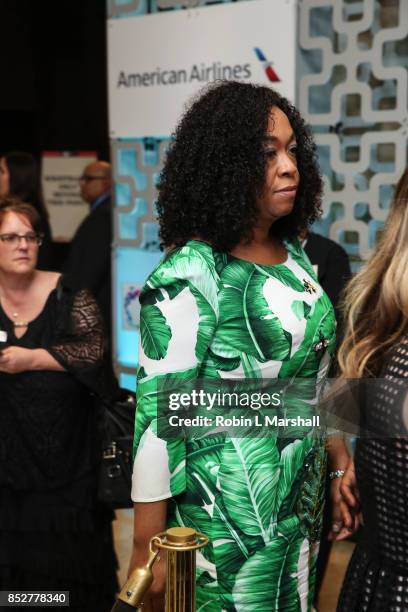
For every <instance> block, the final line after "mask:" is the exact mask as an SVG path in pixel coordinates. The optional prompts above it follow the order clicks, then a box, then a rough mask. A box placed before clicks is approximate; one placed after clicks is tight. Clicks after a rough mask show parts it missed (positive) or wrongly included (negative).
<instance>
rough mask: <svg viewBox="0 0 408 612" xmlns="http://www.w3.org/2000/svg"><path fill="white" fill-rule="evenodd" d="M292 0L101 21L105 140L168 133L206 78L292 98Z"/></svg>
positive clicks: (260, 0) (253, 1)
mask: <svg viewBox="0 0 408 612" xmlns="http://www.w3.org/2000/svg"><path fill="white" fill-rule="evenodd" d="M295 45H296V0H249V1H248V2H238V3H231V4H223V5H218V6H205V7H202V8H198V9H192V10H183V11H170V12H166V13H159V14H153V15H145V16H140V17H129V18H127V19H111V20H109V21H108V50H109V53H108V65H109V68H108V70H109V105H110V113H109V114H110V134H111V138H138V137H145V136H154V137H161V136H168V135H169V134H171V133H172V131H173V130H174V128H175V126H176V123H177V121H178V119H179V117H180V114H181V112H182V111H183V107H184V105H185V103H186V101H188V99H189V98H190V97H191V96H192V95H193V94H194V93H196V92H197V91H198V90H199V89H200V88H201V87H203V86H204V85H205V84H206V83H208V82H211V81H214V80H218V79H228V80H231V79H234V80H240V81H243V82H252V83H260V84H264V85H270V86H271V87H274V88H276V89H277V90H278V91H279V92H280V93H282V94H283V95H284V96H286V97H287V98H289V99H290V100H291V101H294V99H295V48H296V47H295Z"/></svg>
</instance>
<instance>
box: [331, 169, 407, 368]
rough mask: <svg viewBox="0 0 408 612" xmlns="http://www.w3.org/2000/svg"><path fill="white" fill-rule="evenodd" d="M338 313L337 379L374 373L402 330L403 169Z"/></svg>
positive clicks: (404, 313) (404, 271) (404, 309)
mask: <svg viewBox="0 0 408 612" xmlns="http://www.w3.org/2000/svg"><path fill="white" fill-rule="evenodd" d="M343 313H344V320H345V322H346V330H345V336H344V340H343V342H342V344H341V346H340V349H339V353H338V362H339V366H340V370H341V375H342V377H344V378H361V377H363V376H378V374H379V372H380V369H381V363H382V359H383V356H384V353H385V352H386V351H387V350H388V349H389V348H390V347H391V346H393V345H394V344H395V343H397V342H398V340H399V339H400V338H401V336H402V335H403V334H404V333H405V332H406V331H408V168H407V169H406V170H405V172H404V174H403V175H402V177H401V179H400V181H399V183H398V185H397V188H396V192H395V196H394V199H393V202H392V205H391V210H390V213H389V216H388V218H387V222H386V224H385V228H384V231H383V234H382V236H381V238H380V240H379V243H378V245H377V247H376V250H375V253H374V255H372V257H371V259H370V260H369V261H368V262H367V264H366V265H365V266H364V267H363V268H362V269H361V270H360V272H358V274H357V275H356V276H355V277H354V278H353V279H352V280H351V281H350V283H349V285H348V286H347V289H346V291H345V294H344V298H343Z"/></svg>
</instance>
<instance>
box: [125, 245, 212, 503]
mask: <svg viewBox="0 0 408 612" xmlns="http://www.w3.org/2000/svg"><path fill="white" fill-rule="evenodd" d="M218 282H219V278H218V275H217V272H216V268H215V263H214V256H213V252H212V249H211V247H210V246H209V245H207V244H205V243H202V242H198V241H192V242H190V243H188V244H187V245H186V246H184V247H182V248H180V249H177V250H176V251H174V252H172V253H171V254H170V255H168V256H167V257H166V258H165V259H164V260H163V261H162V263H160V264H159V266H158V267H157V268H156V269H155V271H154V272H153V273H152V274H151V275H150V277H149V278H148V280H147V282H146V284H145V286H144V288H143V291H142V293H141V296H140V303H141V312H140V345H139V369H138V385H137V411H136V422H135V437H134V457H135V459H134V467H133V482H132V499H133V501H135V502H153V501H158V500H161V499H167V498H169V497H174V496H175V495H178V494H180V493H182V492H183V491H185V489H186V473H185V458H186V448H185V440H184V438H183V437H182V436H181V435H180V436H179V437H174V438H172V439H168V438H167V439H163V438H162V437H160V431H159V430H160V428H158V414H159V416H160V411H159V412H158V406H159V396H160V394H161V390H163V389H164V388H165V387H166V388H170V387H171V388H177V387H181V386H182V385H184V384H191V383H192V382H194V380H195V379H196V378H197V375H198V372H199V369H200V365H201V364H202V362H203V359H204V357H205V355H206V352H207V350H208V348H209V346H210V344H211V341H212V338H213V336H214V333H215V329H216V325H217V320H218Z"/></svg>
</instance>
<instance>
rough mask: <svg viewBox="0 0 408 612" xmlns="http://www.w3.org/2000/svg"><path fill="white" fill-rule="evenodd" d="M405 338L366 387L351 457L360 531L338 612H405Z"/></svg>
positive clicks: (407, 501)
mask: <svg viewBox="0 0 408 612" xmlns="http://www.w3.org/2000/svg"><path fill="white" fill-rule="evenodd" d="M407 379H408V340H406V339H405V340H404V342H402V343H401V344H400V345H399V346H397V347H395V348H394V349H393V350H392V351H391V353H390V355H389V357H388V358H387V361H386V363H385V364H384V367H383V371H382V373H381V378H380V379H378V380H377V381H376V383H375V384H373V383H372V382H368V383H365V386H364V392H363V394H362V395H363V398H365V400H363V401H362V402H361V406H362V412H361V422H360V427H361V430H362V437H361V438H360V439H359V440H358V443H357V448H356V456H355V464H356V474H357V481H358V486H359V490H360V496H361V506H362V513H363V517H364V528H363V530H362V535H361V538H360V541H359V542H358V543H357V546H356V549H355V551H354V554H353V556H352V559H351V561H350V564H349V567H348V569H347V574H346V577H345V581H344V584H343V588H342V591H341V594H340V599H339V603H338V608H337V610H338V612H406V611H407V610H408V434H407V423H408V417H407V412H408V411H407V408H408V406H407V401H406V398H407V388H408V380H407Z"/></svg>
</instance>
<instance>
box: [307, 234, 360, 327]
mask: <svg viewBox="0 0 408 612" xmlns="http://www.w3.org/2000/svg"><path fill="white" fill-rule="evenodd" d="M300 239H301V240H302V246H303V248H304V250H305V252H306V255H307V256H308V257H309V259H310V261H311V262H312V264H313V266H315V267H316V268H317V278H318V280H319V283H320V284H321V286H322V287H323V289H324V291H325V292H326V293H327V295H328V296H329V298H330V301H331V303H332V304H333V306H334V308H335V310H336V317H337V320H338V321H339V311H338V306H339V298H340V296H341V292H342V291H343V289H344V287H345V285H346V283H347V281H348V280H349V279H350V277H351V270H350V262H349V258H348V255H347V253H346V251H345V250H344V249H343V247H341V246H340V245H339V244H337V242H334V240H330V239H329V238H325V237H324V236H321V235H320V234H314V233H313V232H308V233H307V234H306V235H305V234H304V233H303V235H301V237H300Z"/></svg>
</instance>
